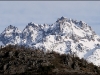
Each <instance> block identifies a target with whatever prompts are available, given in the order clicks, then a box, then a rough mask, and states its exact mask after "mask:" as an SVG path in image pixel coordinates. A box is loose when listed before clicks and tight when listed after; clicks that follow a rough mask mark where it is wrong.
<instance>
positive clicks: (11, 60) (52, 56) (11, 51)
mask: <svg viewBox="0 0 100 75" xmlns="http://www.w3.org/2000/svg"><path fill="white" fill-rule="evenodd" d="M0 75H100V68H99V67H97V66H95V65H93V64H92V63H88V62H87V61H86V60H84V59H79V58H78V57H74V56H73V55H66V54H62V55H60V54H59V53H56V52H53V51H52V52H43V51H42V50H34V49H32V48H25V47H24V46H11V45H9V46H7V47H4V48H1V49H0Z"/></svg>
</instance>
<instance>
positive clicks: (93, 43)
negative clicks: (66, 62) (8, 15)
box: [0, 17, 100, 66]
mask: <svg viewBox="0 0 100 75" xmlns="http://www.w3.org/2000/svg"><path fill="white" fill-rule="evenodd" d="M0 41H1V42H2V43H3V44H4V45H8V44H18V45H25V46H29V47H34V48H39V49H42V50H44V51H48V50H49V51H56V52H58V53H61V54H74V55H76V56H78V57H80V58H84V59H86V60H87V61H88V62H93V63H94V64H95V65H98V66H100V63H99V62H100V55H99V52H100V37H99V36H98V35H96V33H95V32H94V31H93V30H92V28H91V27H90V26H89V25H88V24H86V23H85V22H83V21H77V20H73V19H68V18H65V17H61V18H58V19H57V21H56V22H55V23H53V24H51V25H48V24H36V23H32V22H31V23H28V25H27V26H26V27H25V29H24V30H23V31H22V32H21V31H20V30H18V28H16V27H14V26H8V27H7V28H6V29H5V30H4V32H2V33H1V35H0Z"/></svg>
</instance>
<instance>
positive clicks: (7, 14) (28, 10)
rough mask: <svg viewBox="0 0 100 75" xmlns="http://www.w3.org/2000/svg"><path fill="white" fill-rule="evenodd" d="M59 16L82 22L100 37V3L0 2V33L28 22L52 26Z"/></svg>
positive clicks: (22, 26) (21, 27) (23, 26)
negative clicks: (12, 26)
mask: <svg viewBox="0 0 100 75" xmlns="http://www.w3.org/2000/svg"><path fill="white" fill-rule="evenodd" d="M61 16H64V17H67V18H72V19H76V20H78V21H80V20H83V21H85V22H86V23H87V24H88V25H90V26H91V27H92V29H93V30H95V31H96V33H97V34H99V35H100V30H99V28H100V1H0V33H1V32H2V31H3V30H4V29H5V28H6V27H7V26H8V25H10V24H11V25H14V26H16V27H18V28H19V29H20V30H23V29H24V28H25V26H26V25H27V24H28V23H29V22H35V23H37V24H43V23H47V24H52V23H54V22H55V21H56V20H57V18H60V17H61Z"/></svg>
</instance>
